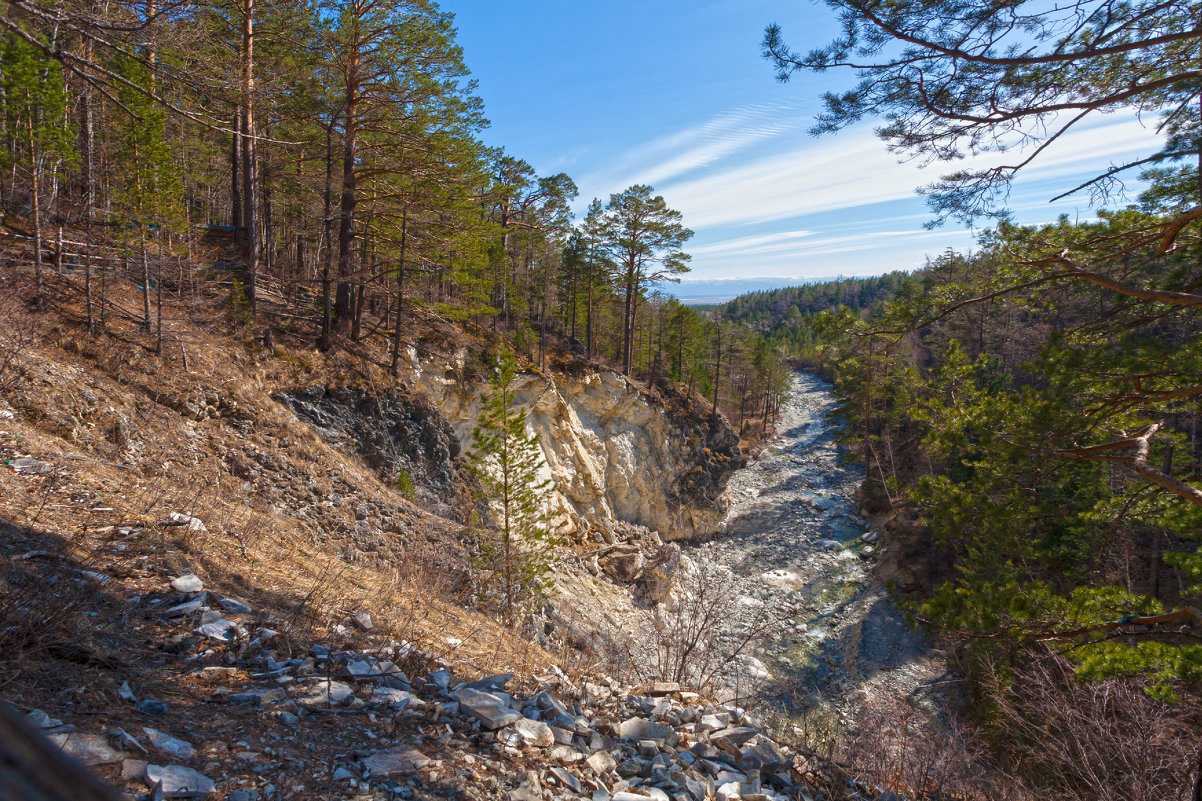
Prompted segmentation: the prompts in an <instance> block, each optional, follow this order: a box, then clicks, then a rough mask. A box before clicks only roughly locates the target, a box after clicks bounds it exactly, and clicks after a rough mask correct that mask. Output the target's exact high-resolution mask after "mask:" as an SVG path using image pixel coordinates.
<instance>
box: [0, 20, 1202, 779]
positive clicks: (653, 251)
mask: <svg viewBox="0 0 1202 801" xmlns="http://www.w3.org/2000/svg"><path fill="white" fill-rule="evenodd" d="M826 5H828V6H830V7H831V8H832V9H833V10H834V11H835V12H836V13H837V14H838V15H839V17H840V22H841V27H840V29H839V31H840V32H839V33H838V34H837V35H836V36H835V38H834V39H833V40H831V41H830V42H829V43H828V44H827V45H825V46H824V47H819V48H818V49H813V50H806V51H797V50H793V49H792V48H791V46H790V44H789V42H790V39H789V34H788V32H787V31H782V30H781V29H780V28H778V27H776V26H770V27H769V28H768V29H767V32H766V35H765V38H764V41H763V51H764V55H765V57H766V58H767V59H768V61H769V62H770V63H772V65H773V66H774V67H775V68H776V70H777V72H778V77H779V78H780V79H781V80H782V81H787V80H788V79H789V77H790V76H792V75H795V74H797V73H800V72H806V71H808V72H817V73H823V74H835V73H840V72H849V71H850V72H851V73H852V74H854V76H855V78H856V82H855V83H854V84H853V86H852V88H850V89H847V90H845V91H835V90H832V91H831V92H830V93H829V94H827V95H826V96H825V97H824V99H823V100H824V106H823V110H822V111H821V112H820V114H819V116H818V118H817V121H816V123H815V126H814V131H813V132H814V133H816V134H825V135H836V136H837V135H839V133H840V132H841V131H844V130H846V129H848V128H850V127H852V126H855V125H859V124H861V123H863V122H864V121H865V120H875V121H876V122H877V124H878V128H877V134H878V136H879V137H880V138H881V139H883V140H884V142H885V144H886V145H888V146H889V147H890V148H891V149H892V150H893V152H895V153H898V154H899V155H902V156H904V157H908V158H916V159H920V160H926V161H930V162H941V163H942V162H950V163H952V164H953V165H956V164H958V163H959V162H960V160H962V159H964V158H976V157H985V158H986V160H988V159H992V162H991V163H990V164H988V165H986V166H964V167H963V168H961V169H957V168H956V167H955V166H953V167H952V168H950V169H952V170H953V171H951V172H948V173H947V174H946V175H945V176H944V177H943V178H941V179H939V180H937V181H935V182H933V183H931V184H930V185H928V186H926V187H922V188H920V192H921V193H922V194H924V195H925V196H926V197H927V200H928V203H929V205H930V209H931V213H932V216H933V220H932V222H933V223H935V224H938V223H942V222H946V221H956V222H966V223H973V224H985V225H987V226H988V227H987V228H985V229H983V231H982V232H981V233H980V235H979V239H978V243H977V246H976V247H975V248H974V249H973V250H972V251H971V252H968V253H955V252H950V251H949V252H946V253H944V254H943V255H941V256H939V257H938V258H934V259H930V260H929V261H928V263H927V264H926V265H925V266H924V267H922V268H920V269H917V270H915V271H913V272H911V273H907V272H896V271H895V272H888V273H885V274H883V275H881V276H879V277H875V278H856V279H846V280H840V281H832V282H825V283H816V284H809V285H806V286H800V287H792V288H788V289H780V290H774V291H770V292H763V293H756V294H754V295H750V296H745V297H742V298H738V299H736V300H734V301H731V302H730V303H727V304H725V305H723V306H721V307H717V308H713V309H706V310H697V309H694V308H691V307H689V306H686V305H683V304H681V303H679V302H678V301H677V300H675V299H673V298H671V297H668V296H667V295H665V294H662V292H661V291H660V289H661V288H662V285H663V284H664V283H665V282H671V281H674V280H679V278H680V276H681V275H683V274H685V273H686V272H687V271H688V264H689V260H690V259H689V255H688V243H689V240H690V238H691V237H692V236H693V232H692V231H691V230H690V229H689V228H688V227H687V226H688V220H687V219H685V218H684V217H683V215H682V214H681V213H680V212H679V211H677V210H674V209H672V208H670V207H669V206H668V204H667V202H666V201H665V200H664V198H663V197H662V196H660V195H657V194H656V191H655V189H654V188H653V187H651V186H647V185H634V186H631V187H629V188H627V189H625V190H624V191H622V192H618V193H615V194H613V195H611V196H610V197H609V198H608V199H604V200H603V199H595V200H593V201H592V202H591V203H590V204H589V205H588V206H587V209H586V210H585V211H584V212H583V213H582V214H580V215H576V214H575V213H574V212H573V208H574V207H575V203H576V201H577V199H578V198H577V195H578V192H577V187H576V184H575V183H574V182H573V180H572V178H571V177H569V176H568V175H566V174H562V173H560V174H554V175H538V174H537V173H536V171H535V170H534V168H533V167H532V166H531V165H530V164H529V163H527V162H526V161H524V160H523V159H522V158H521V156H520V154H511V153H508V152H505V151H504V150H500V149H495V148H491V147H488V146H486V145H485V144H484V142H483V139H482V133H483V131H484V130H485V129H486V127H487V124H488V122H487V117H486V109H485V106H484V103H483V101H482V99H481V98H480V97H479V96H478V95H477V89H476V86H475V84H474V83H473V81H472V79H471V75H470V72H469V70H468V68H467V66H466V60H465V54H464V53H463V51H462V50H461V48H460V46H459V45H458V44H457V42H456V34H455V28H454V24H453V22H454V21H453V16H452V15H451V14H450V13H448V12H446V11H444V10H442V9H440V8H439V7H438V6H437V5H436V4H435V3H433V2H432V1H430V0H397V1H396V2H389V3H384V2H380V0H321V2H317V3H307V2H302V1H301V0H283V1H282V2H274V3H271V4H257V3H256V2H255V0H238V2H229V3H226V2H224V1H222V2H217V3H209V4H200V3H194V2H188V0H180V2H172V0H145V2H139V3H125V2H111V3H105V4H100V3H94V2H82V0H66V1H65V2H57V3H47V2H40V1H39V0H10V2H8V3H6V4H5V6H4V9H3V11H0V25H2V26H3V28H4V38H3V45H2V46H3V49H2V51H0V138H2V141H3V148H2V149H0V162H2V163H0V168H2V169H0V210H2V212H3V225H2V227H0V259H3V263H2V265H0V270H2V276H3V281H4V284H0V286H4V287H5V288H6V289H7V288H9V287H11V288H13V289H14V290H15V291H19V292H18V293H19V294H20V297H21V299H22V301H24V302H26V303H27V305H28V306H29V307H30V309H34V310H39V311H41V310H44V311H46V312H47V313H50V312H53V311H55V310H56V309H57V310H62V309H66V308H68V307H69V308H70V309H73V310H78V316H79V324H80V329H81V331H82V333H83V335H86V336H88V337H92V338H103V337H106V336H108V335H109V334H110V333H111V329H113V328H116V327H118V326H116V325H115V321H117V320H120V321H121V326H120V327H121V328H122V330H123V331H131V330H134V331H136V335H137V336H138V337H140V340H139V341H141V342H143V343H145V344H146V347H147V349H148V350H149V351H152V352H154V353H155V354H158V355H162V354H164V353H165V352H169V351H172V350H175V349H180V348H183V347H184V346H185V345H186V344H187V343H183V342H181V341H176V340H175V339H173V332H172V328H171V326H169V325H168V326H164V324H163V321H164V318H165V317H167V318H168V319H170V314H198V315H201V314H203V315H213V316H214V317H215V318H216V319H218V320H219V323H220V325H221V326H223V327H224V329H226V330H229V331H235V332H239V333H240V334H241V335H242V336H244V337H246V338H254V339H257V340H260V341H263V342H265V343H267V344H270V343H271V342H272V340H273V338H275V337H280V336H288V337H290V338H293V340H295V341H301V342H304V343H306V344H307V345H308V346H311V347H313V348H317V349H319V350H321V351H324V352H327V353H329V352H341V353H347V354H357V353H358V352H359V351H360V349H362V348H365V345H366V344H367V343H370V344H371V345H372V347H373V348H374V349H375V350H374V352H375V353H387V354H388V356H387V359H388V360H389V361H390V364H388V363H385V364H384V365H383V366H384V368H385V369H388V370H389V371H390V372H391V374H392V376H393V377H396V376H397V374H398V365H399V363H400V361H401V359H402V354H403V352H404V350H405V348H406V347H407V346H408V345H409V344H410V343H411V341H412V340H413V339H414V338H415V337H416V336H417V332H418V331H419V329H420V321H422V320H431V319H437V320H439V321H443V322H446V321H449V322H451V323H454V324H456V325H457V326H459V327H460V328H461V329H462V330H464V331H466V332H469V334H470V335H473V336H478V337H479V338H481V339H490V338H491V339H504V340H507V341H508V343H509V344H510V345H511V346H512V348H513V349H514V350H515V351H516V352H517V353H519V354H520V356H521V360H522V365H523V366H530V367H533V368H536V369H542V368H546V367H549V366H551V365H552V364H554V363H563V362H565V361H569V360H572V359H583V360H592V361H595V362H599V363H602V364H605V365H607V366H609V367H611V368H613V369H615V370H619V371H621V372H622V373H624V374H625V375H627V376H631V377H634V378H636V379H638V380H641V381H644V382H645V383H646V384H647V385H649V386H651V387H659V388H661V389H665V390H668V389H670V390H671V391H676V392H684V393H686V394H688V395H691V396H696V397H697V398H699V399H701V400H702V401H703V402H704V404H705V409H706V412H707V414H709V413H711V412H712V414H713V418H711V420H713V419H714V418H716V416H717V414H718V413H719V412H722V413H724V414H725V416H726V417H727V419H728V420H729V421H730V423H731V424H732V426H733V428H734V429H735V431H737V432H738V433H739V435H740V437H741V438H742V439H744V441H746V442H753V441H758V440H760V439H761V438H764V437H766V436H767V435H768V434H770V433H771V430H772V425H773V420H774V415H775V414H776V412H777V410H778V408H779V406H780V404H781V402H782V400H783V399H784V397H785V394H786V392H787V389H788V386H789V379H790V372H791V370H792V369H794V368H800V369H805V370H809V371H811V372H814V373H816V374H818V375H820V376H822V377H824V378H826V379H828V380H830V381H831V383H832V384H833V387H834V392H835V394H836V397H837V399H838V403H839V418H840V420H841V423H842V426H843V429H842V434H841V436H842V444H843V445H844V446H845V452H846V458H847V459H849V460H852V461H856V462H858V463H860V464H862V465H863V467H864V470H865V474H866V479H865V481H864V483H863V486H862V489H861V492H860V497H859V499H858V500H859V501H860V504H861V509H862V510H863V511H864V512H865V513H866V514H867V515H868V516H869V517H870V519H871V520H872V521H873V523H874V525H876V526H878V527H879V528H880V529H881V530H882V531H883V532H884V536H885V537H886V539H888V540H889V541H890V542H892V543H893V548H894V553H895V554H897V553H900V557H895V558H894V560H893V563H892V564H891V565H890V566H889V567H888V572H887V574H886V575H885V576H884V578H885V580H887V581H889V582H890V583H891V585H892V587H893V588H894V589H895V590H896V591H897V593H898V595H899V597H901V598H902V600H901V601H900V603H901V604H902V605H903V607H904V610H905V613H906V615H907V618H908V620H909V621H910V622H912V623H914V624H915V625H918V626H921V627H922V628H923V629H924V630H925V631H926V632H927V634H928V635H929V636H930V637H931V638H932V640H933V641H935V642H937V643H938V644H939V647H940V648H944V649H946V651H947V652H948V659H949V664H950V665H951V666H952V667H953V668H954V670H955V671H956V672H957V673H958V674H959V675H962V676H964V677H967V680H968V687H969V693H968V694H969V696H970V697H969V698H967V699H966V701H965V704H964V706H965V707H966V708H967V709H968V717H969V718H970V720H971V724H972V725H973V726H974V727H975V728H974V732H975V733H976V735H979V737H978V739H977V740H974V742H975V743H980V744H981V745H982V748H983V752H982V753H983V754H984V755H983V756H982V755H981V754H974V755H973V757H972V759H971V760H969V762H971V765H972V770H969V771H967V773H970V774H972V773H974V772H976V771H978V770H980V775H981V776H986V775H987V776H988V779H989V784H988V788H987V789H983V790H979V791H978V790H977V789H974V786H973V785H972V782H971V781H969V780H968V779H963V780H962V783H961V784H960V785H959V786H957V787H953V788H950V789H948V788H945V787H942V786H939V787H935V786H924V785H923V784H922V781H913V782H909V783H908V784H907V786H906V788H905V789H906V791H907V792H909V793H911V794H912V795H914V796H915V797H919V796H922V797H928V798H949V797H970V796H971V797H980V798H994V797H997V798H1000V797H1005V794H1004V793H1001V792H1000V791H999V790H998V788H999V787H1004V786H1007V783H1008V782H1012V783H1013V788H1014V795H1013V797H1016V798H1017V797H1024V798H1032V797H1054V798H1064V799H1088V798H1101V797H1111V796H1112V797H1115V798H1121V799H1131V800H1132V801H1153V799H1170V798H1173V799H1176V798H1181V799H1186V798H1192V801H1202V751H1200V749H1202V738H1200V737H1199V732H1200V731H1202V719H1200V717H1199V711H1198V710H1199V708H1200V706H1199V699H1200V698H1202V692H1200V688H1202V612H1199V607H1200V606H1202V552H1200V550H1199V547H1200V537H1202V432H1200V431H1199V429H1200V427H1202V426H1200V423H1202V59H1200V57H1199V53H1202V22H1200V20H1202V7H1200V6H1199V3H1198V2H1197V0H1168V1H1167V2H1158V1H1153V0H1148V1H1147V2H1145V1H1144V0H1135V1H1134V2H1118V0H1087V1H1083V2H1079V3H1073V4H1069V5H1068V6H1064V7H1061V6H1057V5H1055V4H1053V5H1050V6H1049V5H1048V4H1038V7H1035V5H1034V4H1030V3H1027V2H1024V1H1023V0H1019V1H1018V2H1010V3H974V2H950V0H938V2H915V1H914V0H826ZM808 46H809V45H808V44H807V47H808ZM782 91H783V90H782ZM1113 112H1123V113H1127V112H1130V113H1133V114H1137V115H1139V116H1140V118H1141V119H1145V120H1149V121H1152V120H1155V122H1153V123H1150V124H1152V125H1154V126H1155V131H1156V133H1157V135H1158V136H1159V137H1160V141H1161V146H1160V147H1159V149H1156V150H1154V151H1152V152H1149V153H1147V154H1146V155H1145V156H1143V157H1141V158H1139V159H1136V160H1133V161H1130V162H1127V163H1123V164H1097V165H1095V166H1096V176H1095V177H1094V178H1093V179H1091V180H1089V181H1087V182H1085V183H1083V184H1081V185H1078V186H1071V185H1066V186H1064V187H1062V189H1063V192H1064V194H1066V195H1067V194H1073V193H1077V194H1078V195H1079V196H1082V197H1087V198H1089V199H1090V200H1091V201H1092V203H1093V206H1092V208H1093V209H1094V211H1093V212H1091V216H1089V218H1088V219H1082V220H1078V221H1071V220H1069V219H1068V218H1067V217H1061V218H1060V219H1058V220H1056V221H1054V222H1050V223H1045V224H1041V225H1031V226H1023V225H1019V224H1016V223H1015V222H1014V219H1013V217H1012V215H1011V214H1010V213H1009V211H1008V210H1007V208H1006V205H1007V201H1008V193H1009V191H1010V189H1011V185H1012V182H1013V181H1014V180H1016V176H1018V175H1019V174H1020V172H1021V171H1022V170H1023V169H1024V168H1026V167H1027V165H1028V164H1030V163H1032V161H1038V159H1039V158H1040V157H1041V154H1042V151H1043V148H1044V147H1045V146H1047V145H1049V144H1051V143H1052V142H1055V141H1056V140H1057V139H1058V138H1060V137H1061V135H1062V134H1063V135H1068V133H1069V132H1070V129H1071V128H1073V126H1074V125H1077V124H1078V122H1079V121H1080V120H1082V119H1085V118H1086V117H1088V116H1089V115H1098V114H1107V113H1113ZM1091 119H1092V118H1091ZM1020 145H1021V146H1022V147H1026V148H1027V149H1026V150H1023V149H1022V147H1020ZM980 163H981V162H980V161H979V160H978V161H973V162H971V164H972V165H979V164H980ZM900 266H904V265H893V264H890V265H882V272H884V270H885V269H889V270H896V269H897V268H898V267H900ZM800 271H801V270H800V269H799V272H800ZM4 358H5V355H4V354H2V353H0V359H4ZM184 359H185V361H186V359H187V354H186V353H185V354H184ZM508 369H509V368H507V370H508ZM505 375H506V377H507V378H508V379H512V375H510V373H509V372H506V373H505ZM501 397H502V401H500V402H498V407H497V409H495V410H493V412H492V413H493V414H494V415H496V416H497V418H498V420H500V422H495V421H494V422H495V425H496V426H497V428H498V429H500V428H505V427H506V426H511V425H512V426H513V427H514V434H515V435H516V434H517V433H518V430H519V429H522V427H523V426H524V420H525V418H524V417H523V418H521V422H520V423H513V422H512V421H511V420H509V418H508V417H506V415H505V410H506V409H507V408H508V406H507V404H506V402H504V401H505V398H507V397H508V396H501ZM515 419H516V418H515ZM502 424H503V425H502ZM506 430H508V429H506ZM521 444H522V445H523V447H524V446H525V444H526V443H525V442H524V441H522V443H521ZM530 460H531V463H530V465H527V467H529V470H528V472H530V473H531V474H532V473H533V472H534V470H535V465H534V463H535V462H536V461H537V460H536V459H534V456H530ZM520 500H521V502H522V503H528V505H530V506H532V507H533V505H534V501H533V500H531V499H528V498H525V497H524V496H523V498H521V499H520ZM661 544H662V543H661ZM837 544H838V543H836V545H837ZM539 567H540V569H541V567H542V565H541V563H540V564H539ZM506 602H507V603H508V604H509V606H512V605H513V604H512V599H510V598H506ZM510 611H511V612H512V610H510ZM949 758H950V757H949ZM965 758H966V759H967V757H965ZM982 766H987V770H986V769H984V768H982ZM1195 775H1196V776H1197V778H1196V779H1194V780H1192V781H1187V779H1188V778H1189V777H1190V776H1195ZM1187 785H1188V786H1187ZM945 790H946V792H945ZM995 791H996V792H995ZM974 793H975V795H974ZM1190 794H1192V795H1190ZM832 797H833V796H832Z"/></svg>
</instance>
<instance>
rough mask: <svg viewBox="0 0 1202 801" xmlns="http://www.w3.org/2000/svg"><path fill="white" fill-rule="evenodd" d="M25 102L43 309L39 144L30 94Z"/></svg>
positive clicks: (36, 265)
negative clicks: (34, 131)
mask: <svg viewBox="0 0 1202 801" xmlns="http://www.w3.org/2000/svg"><path fill="white" fill-rule="evenodd" d="M25 100H26V104H25V105H26V108H27V109H28V110H29V111H28V114H29V116H28V117H27V119H26V130H27V132H28V134H29V205H30V210H31V211H32V214H33V271H34V277H35V280H36V282H37V290H36V295H35V299H34V302H35V303H36V304H37V307H38V309H42V308H45V306H46V295H45V283H44V281H43V278H42V209H41V206H40V205H39V200H40V199H39V197H38V151H37V142H36V141H34V137H33V104H32V103H31V102H30V98H29V94H28V93H26V95H25Z"/></svg>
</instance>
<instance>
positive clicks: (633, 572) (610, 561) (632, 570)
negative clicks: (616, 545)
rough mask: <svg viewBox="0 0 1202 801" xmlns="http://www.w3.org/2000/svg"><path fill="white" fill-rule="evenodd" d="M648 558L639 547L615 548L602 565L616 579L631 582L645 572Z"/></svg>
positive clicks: (626, 582)
mask: <svg viewBox="0 0 1202 801" xmlns="http://www.w3.org/2000/svg"><path fill="white" fill-rule="evenodd" d="M646 566H647V558H646V557H645V556H643V553H642V551H639V550H638V549H637V548H630V549H626V550H615V551H614V552H612V553H611V554H610V555H609V556H607V557H605V559H603V560H602V561H601V567H602V569H604V570H605V572H606V573H608V574H609V575H610V577H611V578H613V579H614V581H618V582H621V583H623V584H629V583H631V582H633V581H635V580H637V579H638V577H639V576H641V575H642V574H643V570H644V569H645V568H646Z"/></svg>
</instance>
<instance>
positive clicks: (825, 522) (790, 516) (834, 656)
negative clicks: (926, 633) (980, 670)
mask: <svg viewBox="0 0 1202 801" xmlns="http://www.w3.org/2000/svg"><path fill="white" fill-rule="evenodd" d="M833 405H834V398H833V396H832V395H831V393H830V386H829V385H828V384H826V383H825V382H823V381H821V380H820V379H818V378H816V377H814V376H811V375H808V374H804V373H800V374H797V375H796V376H795V377H794V379H793V386H792V395H791V397H790V399H789V401H788V402H787V403H786V404H785V406H784V408H783V409H782V410H781V415H780V420H779V421H778V424H777V430H778V431H779V432H780V433H779V435H778V436H777V437H776V438H775V439H774V440H773V441H772V442H770V443H769V444H768V446H767V447H766V448H765V449H764V451H763V452H762V453H761V454H760V457H759V458H758V459H757V460H755V461H754V462H752V464H751V465H750V466H749V467H747V468H746V469H744V470H741V471H739V472H738V473H736V474H735V476H734V477H733V478H732V479H731V481H730V484H729V487H728V490H727V492H728V497H729V498H730V500H731V509H730V512H729V515H728V517H727V521H726V527H725V532H724V534H723V535H722V536H720V537H716V538H713V539H711V540H709V541H708V542H705V543H702V544H700V545H696V546H690V547H687V548H686V549H685V554H686V555H687V556H688V557H689V558H691V559H692V560H693V561H694V562H696V563H698V564H699V565H703V566H704V565H709V566H710V567H709V570H710V571H711V572H716V573H726V574H728V575H729V576H731V577H732V578H733V583H732V586H733V587H734V588H735V590H734V591H736V592H737V593H738V598H737V603H735V604H733V605H731V609H732V610H733V611H734V612H735V613H736V614H735V615H734V616H733V617H734V620H733V623H732V625H731V626H730V631H729V633H728V635H727V637H726V642H727V643H728V644H737V643H738V642H740V641H741V638H742V637H743V636H745V632H747V631H749V630H757V629H758V630H762V631H764V632H765V635H766V636H764V637H763V638H761V639H760V640H759V642H758V644H757V645H756V646H755V647H754V649H753V650H752V652H751V653H750V654H748V655H747V656H746V657H744V658H742V659H741V660H736V661H735V664H736V665H738V666H739V667H741V670H742V673H741V676H738V675H734V676H732V678H738V679H740V680H741V682H742V683H743V684H744V685H747V684H748V683H750V684H752V685H757V684H758V685H760V686H764V685H766V684H773V685H774V686H775V688H776V690H778V691H781V692H785V693H787V694H788V695H790V696H791V697H794V698H795V697H797V696H799V695H800V696H805V697H808V698H809V699H810V700H811V701H815V700H816V701H819V702H822V703H828V704H831V705H833V706H834V707H835V708H836V709H838V710H840V711H841V712H844V713H849V712H850V711H851V710H853V709H854V707H855V705H856V703H857V701H858V700H859V699H862V698H863V697H864V694H865V693H866V692H867V693H877V694H889V695H891V696H894V697H899V696H900V697H911V698H923V697H925V696H927V695H929V694H931V693H936V694H938V693H941V692H942V691H943V690H942V688H944V687H945V685H946V684H947V683H948V681H949V679H950V677H948V676H947V671H946V663H945V661H944V660H943V658H942V656H941V655H940V654H939V653H938V652H936V651H932V650H931V648H930V646H929V644H928V643H927V642H926V641H925V639H924V638H923V636H922V634H921V633H920V632H918V631H917V630H915V629H913V628H911V627H910V626H908V625H907V624H906V622H905V620H904V619H903V617H902V616H901V614H900V613H899V612H898V610H897V608H896V607H895V606H894V604H893V603H892V602H891V600H890V598H889V595H888V593H887V591H886V589H885V587H884V586H883V583H882V582H881V581H880V580H878V579H877V578H876V577H875V575H874V569H873V568H874V563H875V560H876V559H877V558H879V557H880V556H881V555H882V551H881V549H882V548H887V547H888V545H887V544H886V543H883V542H881V541H880V540H879V534H878V532H876V531H874V530H872V528H871V527H870V525H869V523H868V521H867V520H865V519H864V518H862V517H861V516H860V515H859V514H858V512H857V507H856V504H855V500H854V499H855V495H856V490H857V488H858V486H859V484H860V482H861V481H862V480H863V472H862V470H861V469H860V468H859V467H858V466H849V465H846V464H843V463H841V461H840V447H839V446H838V445H837V444H836V442H835V435H836V433H837V426H836V425H835V424H834V423H833V422H832V421H831V419H830V413H831V410H832V408H833Z"/></svg>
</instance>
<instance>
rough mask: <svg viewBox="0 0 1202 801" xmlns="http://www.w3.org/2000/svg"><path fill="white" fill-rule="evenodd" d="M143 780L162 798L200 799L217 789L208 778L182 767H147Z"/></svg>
mask: <svg viewBox="0 0 1202 801" xmlns="http://www.w3.org/2000/svg"><path fill="white" fill-rule="evenodd" d="M145 779H146V784H147V785H148V786H149V787H150V788H151V789H152V790H153V789H156V788H157V789H158V790H161V792H162V796H161V797H163V798H202V797H204V796H206V795H211V794H212V793H213V792H214V791H215V790H216V789H217V786H216V785H215V784H214V783H213V780H212V779H210V778H209V777H208V776H205V775H203V774H201V773H198V772H197V771H194V770H192V768H186V767H184V766H183V765H147V766H146V776H145Z"/></svg>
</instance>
